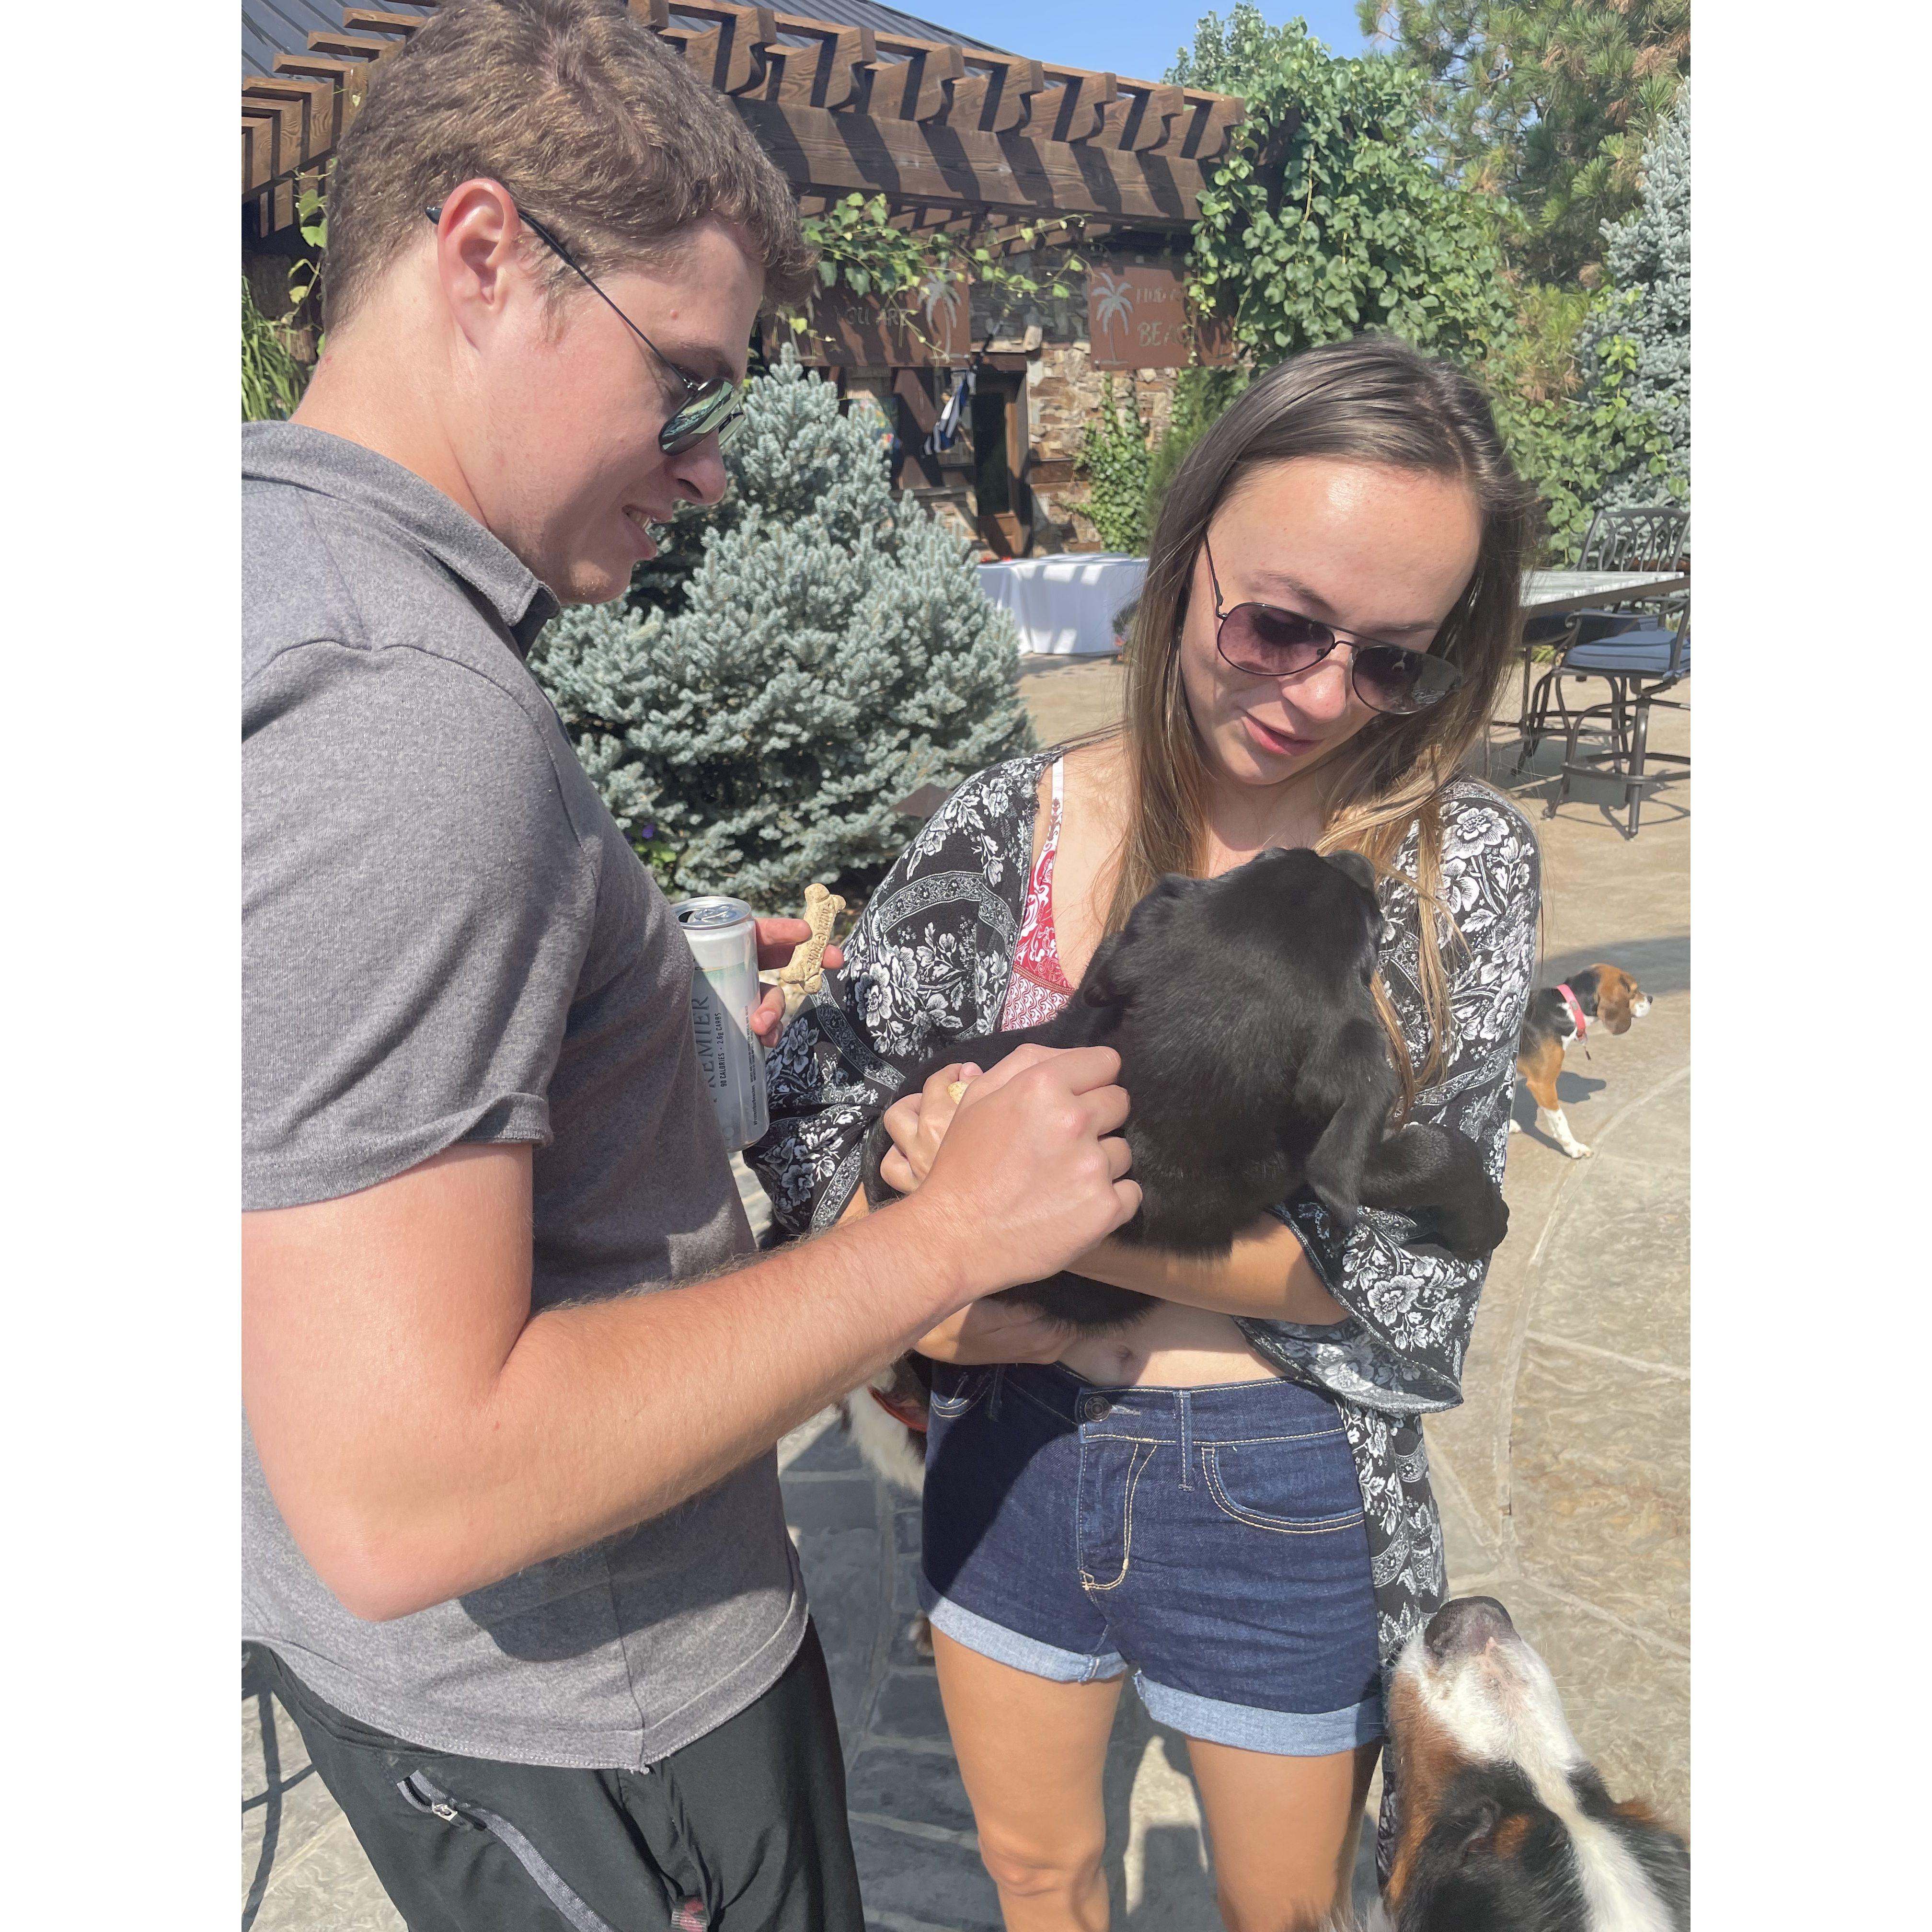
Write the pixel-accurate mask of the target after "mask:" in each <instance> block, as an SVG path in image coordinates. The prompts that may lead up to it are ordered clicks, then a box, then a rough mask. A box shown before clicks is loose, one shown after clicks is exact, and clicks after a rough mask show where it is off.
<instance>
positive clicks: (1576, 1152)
mask: <svg viewBox="0 0 1932 1932" xmlns="http://www.w3.org/2000/svg"><path fill="white" fill-rule="evenodd" d="M1563 1151H1564V1152H1565V1154H1568V1156H1569V1157H1570V1158H1571V1160H1583V1158H1584V1157H1585V1156H1586V1155H1587V1154H1589V1153H1591V1152H1592V1149H1590V1148H1586V1146H1585V1145H1583V1142H1581V1141H1572V1142H1571V1143H1570V1145H1568V1147H1566V1148H1565V1149H1564V1150H1563Z"/></svg>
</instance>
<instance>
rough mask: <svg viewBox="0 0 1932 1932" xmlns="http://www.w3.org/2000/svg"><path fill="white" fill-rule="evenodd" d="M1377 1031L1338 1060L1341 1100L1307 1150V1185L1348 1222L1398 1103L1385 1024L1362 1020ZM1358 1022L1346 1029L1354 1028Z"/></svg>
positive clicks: (1357, 1210) (1359, 1202)
mask: <svg viewBox="0 0 1932 1932" xmlns="http://www.w3.org/2000/svg"><path fill="white" fill-rule="evenodd" d="M1363 1024H1364V1025H1367V1026H1368V1027H1370V1029H1371V1030H1372V1031H1373V1033H1374V1034H1375V1036H1376V1037H1375V1040H1374V1041H1373V1043H1370V1042H1369V1041H1367V1040H1361V1041H1358V1042H1354V1043H1350V1044H1352V1046H1353V1049H1354V1050H1353V1051H1352V1052H1348V1053H1347V1054H1346V1055H1345V1056H1344V1057H1343V1058H1341V1060H1340V1062H1339V1064H1338V1067H1337V1071H1338V1073H1340V1076H1341V1085H1342V1087H1343V1097H1342V1103H1341V1105H1340V1106H1338V1107H1337V1109H1335V1111H1334V1113H1332V1114H1331V1115H1329V1117H1328V1125H1327V1126H1326V1127H1324V1128H1323V1129H1322V1136H1321V1138H1320V1139H1319V1140H1318V1141H1316V1143H1315V1146H1314V1149H1313V1152H1311V1153H1310V1155H1309V1157H1308V1162H1307V1166H1306V1167H1305V1168H1304V1169H1303V1171H1302V1178H1303V1180H1304V1181H1305V1182H1306V1183H1307V1187H1308V1190H1309V1192H1310V1193H1312V1194H1313V1196H1315V1198H1316V1200H1318V1201H1319V1202H1321V1204H1322V1206H1323V1207H1325V1208H1327V1209H1328V1211H1329V1213H1330V1214H1332V1215H1334V1217H1335V1218H1336V1220H1338V1221H1339V1222H1340V1223H1341V1224H1342V1226H1343V1227H1345V1228H1353V1227H1354V1226H1355V1223H1356V1220H1357V1219H1358V1217H1359V1216H1360V1215H1361V1211H1362V1181H1363V1176H1364V1172H1365V1171H1366V1170H1367V1166H1368V1163H1369V1157H1370V1155H1371V1154H1373V1153H1374V1152H1375V1151H1376V1148H1377V1147H1379V1145H1381V1143H1382V1136H1383V1135H1384V1134H1385V1133H1387V1132H1388V1124H1389V1111H1390V1109H1391V1107H1392V1106H1394V1103H1395V1097H1396V1082H1395V1076H1394V1073H1392V1072H1391V1071H1390V1069H1389V1066H1388V1060H1387V1058H1386V1057H1385V1052H1384V1050H1383V1049H1382V1040H1381V1029H1380V1028H1378V1027H1376V1026H1375V1025H1374V1023H1373V1022H1364V1023H1363ZM1344 1032H1345V1034H1352V1033H1354V1032H1355V1028H1354V1027H1349V1028H1345V1029H1344Z"/></svg>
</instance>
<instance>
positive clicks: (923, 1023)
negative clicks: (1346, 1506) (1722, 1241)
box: [745, 753, 1539, 1670]
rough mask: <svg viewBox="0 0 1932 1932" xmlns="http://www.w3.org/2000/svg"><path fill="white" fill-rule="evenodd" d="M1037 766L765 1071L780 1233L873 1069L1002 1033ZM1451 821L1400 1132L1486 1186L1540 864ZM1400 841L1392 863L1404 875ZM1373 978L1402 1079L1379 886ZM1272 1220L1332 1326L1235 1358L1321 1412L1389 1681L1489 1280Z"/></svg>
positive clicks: (1478, 788)
mask: <svg viewBox="0 0 1932 1932" xmlns="http://www.w3.org/2000/svg"><path fill="white" fill-rule="evenodd" d="M1053 756H1054V754H1052V753H1042V754H1034V755H1032V756H1030V757H1023V758H1017V759H1015V760H1012V761H1011V762H1010V763H1007V764H1003V765H996V766H993V767H992V768H991V769H989V770H987V771H984V772H980V773H979V774H978V775H977V776H975V777H974V778H969V779H968V780H967V781H966V782H965V784H962V785H961V786H960V787H959V789H958V790H956V791H955V792H954V793H953V795H952V796H951V797H950V798H949V799H947V802H945V804H944V805H942V806H941V808H940V809H939V810H938V812H936V813H935V814H934V816H933V817H932V818H931V819H930V820H929V821H928V822H927V823H926V826H924V828H923V829H922V830H921V831H920V832H919V835H918V836H917V837H916V838H914V839H913V841H912V843H911V844H910V845H908V846H907V847H906V849H905V850H904V852H903V853H901V855H900V856H899V859H898V862H897V863H896V864H895V865H894V866H893V867H892V871H890V872H889V874H887V875H886V878H885V880H884V881H883V883H882V884H881V885H880V887H879V889H878V890H877V892H874V894H873V895H872V897H871V899H870V900H869V901H868V903H867V904H866V907H865V911H864V913H863V914H862V916H860V918H859V923H858V926H857V927H856V929H855V930H854V931H853V935H852V936H851V938H850V939H848V940H847V941H845V942H844V950H845V965H844V969H843V971H841V972H840V973H838V974H826V977H825V980H824V982H823V986H822V988H821V990H820V992H818V994H817V995H815V996H814V999H813V1001H812V1002H811V1004H809V1005H808V1006H807V1007H805V1009H804V1010H803V1011H802V1013H800V1014H799V1016H798V1018H797V1019H796V1020H794V1021H793V1023H792V1024H791V1025H790V1027H788V1028H787V1029H786V1031H785V1034H784V1039H783V1040H782V1041H781V1043H780V1044H779V1046H778V1048H777V1049H776V1050H775V1052H774V1054H773V1055H772V1060H771V1062H770V1066H769V1077H770V1095H771V1118H772V1124H771V1128H770V1130H769V1133H766V1136H765V1137H764V1139H763V1140H762V1141H760V1142H759V1143H758V1144H757V1146H756V1147H754V1148H751V1149H750V1150H749V1151H748V1153H747V1154H746V1157H745V1158H746V1159H747V1160H748V1161H749V1162H750V1163H751V1166H752V1169H754V1172H756V1173H757V1177H758V1178H759V1180H760V1181H762V1182H763V1184H764V1187H765V1189H766V1192H767V1193H769V1195H770V1196H771V1198H772V1213H773V1217H774V1220H775V1223H776V1226H777V1228H778V1230H779V1231H780V1232H782V1233H783V1234H785V1235H803V1234H805V1233H808V1232H811V1231H812V1230H814V1229H821V1228H827V1227H829V1226H831V1225H832V1223H833V1222H835V1221H836V1220H838V1217H839V1215H840V1214H841V1213H842V1212H843V1211H844V1208H845V1206H846V1204H847V1202H849V1201H850V1199H851V1197H852V1194H853V1190H855V1189H856V1187H857V1186H858V1184H859V1160H860V1155H861V1152H862V1144H863V1142H864V1139H865V1133H866V1132H867V1130H868V1129H869V1127H871V1124H872V1123H873V1121H875V1120H877V1118H878V1116H879V1115H880V1114H881V1113H882V1112H883V1111H884V1110H885V1109H886V1107H887V1106H889V1105H890V1104H891V1103H892V1101H893V1100H895V1099H897V1098H898V1096H899V1094H900V1093H901V1091H902V1089H903V1085H904V1083H903V1082H902V1080H901V1076H900V1075H899V1074H898V1072H897V1071H896V1070H895V1067H893V1066H892V1064H889V1061H888V1060H887V1059H886V1058H885V1057H884V1056H886V1055H890V1056H892V1058H893V1059H895V1060H899V1061H916V1060H917V1059H919V1058H922V1057H923V1056H925V1055H927V1054H928V1053H929V1052H935V1051H938V1049H940V1048H941V1047H943V1046H944V1045H945V1044H946V1043H947V1042H949V1041H951V1040H965V1039H970V1038H972V1037H976V1036H978V1035H980V1034H986V1033H990V1032H992V1031H995V1030H997V1029H998V1026H999V1025H1000V1019H1001V1010H1002V1008H1003V1006H1004V1001H1005V999H1006V995H1007V985H1008V981H1009V979H1010V976H1011V973H1012V970H1013V953H1014V949H1015V946H1016V942H1017V941H1018V938H1019V932H1020V926H1021V917H1022V905H1023V904H1024V901H1025V892H1026V887H1027V882H1028V873H1029V870H1030V867H1031V860H1032V848H1033V829H1034V812H1035V809H1036V805H1037V799H1038V788H1039V779H1040V774H1041V772H1043V770H1044V769H1046V766H1047V765H1048V764H1049V763H1051V761H1052V757H1053ZM1448 801H1449V802H1448V805H1447V807H1446V811H1445V817H1446V824H1445V836H1444V840H1443V853H1442V894H1443V897H1444V899H1445V902H1446V905H1447V909H1448V912H1449V913H1451V915H1452V916H1453V917H1454V920H1455V923H1456V928H1457V932H1460V944H1458V943H1457V941H1455V940H1454V938H1451V941H1450V944H1449V950H1448V953H1447V954H1446V956H1445V965H1446V966H1447V968H1448V980H1449V988H1450V1012H1451V1038H1450V1040H1448V1043H1447V1046H1446V1049H1445V1056H1444V1061H1445V1064H1444V1065H1443V1067H1442V1071H1441V1072H1440V1073H1439V1076H1438V1077H1437V1079H1436V1081H1435V1082H1434V1084H1433V1085H1431V1086H1430V1087H1429V1088H1427V1089H1426V1090H1425V1091H1422V1092H1421V1093H1419V1094H1418V1096H1417V1097H1416V1103H1415V1118H1416V1119H1418V1120H1419V1121H1434V1122H1437V1123H1439V1124H1442V1125H1443V1126H1445V1127H1453V1128H1454V1129H1455V1130H1457V1132H1459V1133H1463V1134H1466V1135H1467V1136H1469V1138H1470V1139H1472V1140H1473V1141H1474V1142H1475V1143H1476V1144H1477V1145H1478V1146H1479V1147H1480V1148H1481V1149H1482V1150H1483V1151H1484V1155H1485V1157H1487V1161H1488V1164H1489V1168H1490V1172H1491V1173H1492V1174H1493V1175H1495V1176H1496V1178H1497V1179H1498V1180H1499V1181H1500V1180H1501V1179H1502V1172H1503V1156H1504V1151H1505V1145H1506V1144H1507V1135H1508V1122H1509V1111H1510V1102H1511V1096H1512V1094H1513V1091H1514V1079H1515V1069H1516V1049H1517V1033H1518V1031H1520V1028H1521V1026H1522V1024H1523V1012H1524V1009H1525V1007H1526V1004H1528V1001H1529V992H1530V983H1531V977H1532V974H1533V972H1534V971H1535V957H1536V933H1537V913H1538V891H1539V881H1538V858H1537V851H1536V847H1535V842H1534V841H1533V839H1532V837H1531V835H1530V831H1529V826H1527V825H1526V823H1524V821H1523V818H1522V817H1521V815H1520V814H1519V813H1518V812H1517V811H1516V810H1515V808H1514V807H1513V806H1511V805H1509V804H1508V803H1507V802H1505V801H1504V800H1503V799H1502V798H1501V797H1499V796H1498V795H1497V794H1496V793H1494V792H1493V791H1492V790H1490V789H1489V788H1488V787H1487V786H1484V785H1481V784H1478V783H1476V782H1475V781H1474V780H1473V779H1459V780H1458V781H1457V782H1456V783H1455V784H1454V785H1453V786H1452V787H1451V790H1450V792H1449V795H1448ZM1414 863H1415V833H1414V832H1413V831H1412V832H1411V833H1410V835H1409V840H1408V841H1407V842H1406V844H1405V845H1404V846H1403V849H1402V851H1401V852H1400V854H1399V855H1398V856H1397V870H1398V871H1403V872H1408V871H1410V870H1412V868H1413V865H1414ZM1382 909H1383V910H1384V912H1385V913H1386V914H1387V915H1388V920H1389V928H1390V929H1389V933H1388V938H1386V939H1385V941H1383V944H1382V952H1381V957H1380V961H1379V965H1380V968H1381V972H1382V980H1383V983H1384V985H1385V986H1386V987H1387V988H1388V992H1389V995H1390V997H1391V998H1392V999H1393V1000H1394V1003H1395V1006H1396V1010H1397V1013H1399V1014H1400V1017H1401V1019H1402V1023H1403V1031H1404V1033H1405V1034H1406V1037H1407V1039H1408V1042H1409V1053H1410V1057H1411V1058H1412V1061H1413V1062H1414V1063H1415V1066H1416V1067H1417V1069H1418V1074H1419V1073H1420V1070H1421V1065H1422V1063H1423V1060H1424V1055H1425V1052H1426V1051H1427V1031H1426V1029H1425V1028H1424V1024H1423V1018H1422V1015H1423V1006H1422V998H1421V992H1420V983H1419V979H1418V965H1417V962H1418V938H1419V935H1418V910H1417V903H1416V895H1415V891H1414V889H1412V887H1410V886H1407V885H1406V884H1402V883H1388V882H1385V883H1384V885H1383V886H1382ZM1274 1213H1275V1214H1277V1215H1278V1216H1279V1217H1280V1219H1281V1220H1283V1222H1285V1223H1286V1224H1287V1225H1288V1226H1289V1227H1290V1228H1292V1229H1293V1230H1294V1231H1295V1233H1296V1234H1297V1235H1298V1236H1299V1237H1300V1238H1301V1243H1302V1245H1303V1247H1304V1248H1305V1249H1306V1250H1307V1253H1308V1256H1309V1259H1310V1261H1311V1262H1313V1265H1314V1267H1315V1269H1316V1272H1317V1274H1319V1275H1320V1277H1321V1278H1322V1283H1323V1285H1324V1286H1325V1287H1326V1288H1327V1289H1328V1292H1329V1293H1330V1294H1331V1295H1333V1296H1334V1298H1335V1299H1336V1300H1337V1301H1338V1302H1340V1304H1342V1306H1343V1307H1344V1308H1345V1309H1346V1310H1348V1319H1346V1321H1343V1322H1337V1323H1336V1324H1334V1325H1332V1326H1324V1327H1310V1326H1307V1325H1303V1324H1301V1323H1298V1322H1259V1321H1250V1320H1247V1319H1241V1320H1240V1327H1241V1332H1242V1334H1244V1336H1245V1337H1247V1340H1248V1342H1249V1343H1250V1346H1252V1347H1253V1349H1255V1350H1256V1352H1258V1353H1259V1354H1260V1355H1262V1356H1263V1357H1265V1358H1266V1359H1267V1361H1268V1362H1269V1363H1271V1364H1273V1365H1274V1367H1276V1368H1277V1370H1280V1373H1282V1374H1283V1376H1286V1377H1287V1378H1289V1379H1290V1380H1292V1381H1294V1382H1303V1383H1306V1384H1307V1385H1310V1386H1311V1387H1313V1388H1318V1389H1320V1390H1322V1391H1324V1392H1325V1394H1328V1396H1330V1397H1332V1398H1333V1400H1334V1403H1335V1405H1336V1407H1337V1409H1338V1410H1339V1411H1340V1414H1341V1418H1342V1421H1343V1426H1344V1427H1345V1428H1346V1430H1347V1432H1348V1436H1349V1444H1350V1446H1351V1447H1352V1449H1353V1451H1354V1452H1355V1468H1356V1471H1357V1473H1358V1475H1359V1477H1360V1478H1361V1487H1362V1501H1363V1504H1364V1509H1365V1511H1366V1514H1367V1519H1368V1531H1369V1548H1370V1555H1371V1557H1372V1559H1373V1565H1374V1577H1375V1593H1376V1612H1377V1624H1378V1631H1377V1634H1378V1638H1379V1644H1380V1648H1381V1652H1382V1659H1383V1664H1384V1667H1385V1670H1386V1669H1387V1667H1388V1666H1389V1665H1390V1664H1392V1663H1393V1662H1394V1658H1395V1655H1396V1653H1397V1652H1398V1651H1399V1650H1400V1649H1401V1647H1402V1646H1403V1643H1404V1642H1405V1641H1406V1639H1407V1638H1408V1637H1409V1634H1410V1633H1411V1632H1412V1631H1415V1630H1416V1629H1417V1628H1419V1627H1420V1626H1421V1625H1422V1624H1423V1623H1424V1622H1425V1621H1426V1620H1427V1618H1428V1616H1429V1615H1430V1613H1431V1612H1432V1611H1433V1610H1435V1609H1436V1607H1437V1606H1438V1605H1439V1604H1440V1603H1441V1601H1442V1596H1443V1592H1444V1588H1445V1577H1444V1569H1443V1558H1442V1523H1441V1521H1440V1519H1439V1517H1438V1515H1437V1514H1436V1499H1435V1497H1434V1496H1433V1493H1432V1492H1431V1490H1430V1485H1429V1465H1428V1459H1427V1455H1426V1454H1425V1452H1424V1447H1423V1440H1422V1424H1421V1418H1422V1416H1423V1415H1424V1414H1425V1413H1427V1412H1429V1411H1430V1410H1433V1409H1453V1408H1454V1407H1455V1406H1456V1405H1457V1403H1460V1401H1461V1400H1462V1390H1461V1386H1460V1377H1461V1374H1462V1368H1463V1355H1464V1352H1465V1351H1466V1349H1467V1348H1468V1346H1469V1331H1470V1328H1471V1326H1472V1324H1473V1323H1474V1322H1475V1316H1476V1303H1477V1301H1478V1297H1479V1296H1480V1295H1481V1292H1482V1286H1483V1277H1484V1274H1486V1272H1487V1268H1488V1263H1487V1262H1486V1261H1485V1262H1456V1261H1451V1260H1449V1259H1447V1258H1446V1257H1445V1256H1442V1255H1440V1254H1439V1253H1425V1252H1421V1251H1419V1250H1415V1249H1412V1248H1409V1247H1406V1246H1405V1245H1404V1244H1403V1237H1404V1235H1405V1234H1408V1233H1412V1232H1413V1229H1412V1227H1411V1226H1410V1224H1409V1223H1406V1221H1404V1220H1403V1218H1402V1217H1400V1216H1398V1215H1394V1214H1383V1213H1378V1212H1376V1211H1373V1210H1371V1211H1366V1212H1364V1214H1363V1216H1362V1217H1361V1220H1360V1222H1359V1223H1358V1225H1357V1226H1356V1227H1355V1231H1354V1232H1353V1233H1352V1234H1351V1235H1346V1236H1345V1235H1343V1234H1342V1232H1340V1230H1339V1229H1337V1227H1336V1226H1334V1224H1333V1223H1331V1220H1329V1218H1328V1215H1327V1214H1325V1212H1324V1211H1323V1210H1322V1208H1321V1206H1320V1205H1319V1203H1317V1202H1316V1201H1315V1199H1313V1196H1309V1195H1307V1194H1305V1193H1304V1194H1302V1195H1299V1196H1297V1197H1296V1198H1295V1199H1292V1200H1290V1201H1285V1202H1282V1203H1281V1204H1280V1206H1279V1207H1277V1208H1275V1209H1274Z"/></svg>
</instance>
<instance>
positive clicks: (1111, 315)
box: [1091, 269, 1134, 356]
mask: <svg viewBox="0 0 1932 1932" xmlns="http://www.w3.org/2000/svg"><path fill="white" fill-rule="evenodd" d="M1091 288H1092V293H1093V302H1094V321H1095V322H1096V323H1098V324H1099V326H1100V331H1101V333H1102V334H1103V335H1105V336H1106V338H1107V346H1108V347H1109V349H1110V350H1112V351H1113V353H1114V354H1115V356H1124V355H1125V354H1126V353H1127V350H1128V348H1129V347H1131V346H1132V343H1133V338H1132V336H1131V335H1130V334H1129V333H1128V330H1129V325H1130V324H1131V323H1132V322H1133V319H1134V297H1133V284H1132V283H1130V281H1128V280H1127V277H1126V276H1125V275H1118V274H1116V273H1115V271H1114V270H1112V269H1095V270H1094V278H1093V281H1092V284H1091ZM1116 323H1118V325H1119V326H1120V329H1121V334H1122V335H1123V336H1124V337H1126V338H1127V340H1126V341H1124V342H1122V343H1120V344H1116V343H1115V341H1114V329H1115V324H1116Z"/></svg>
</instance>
